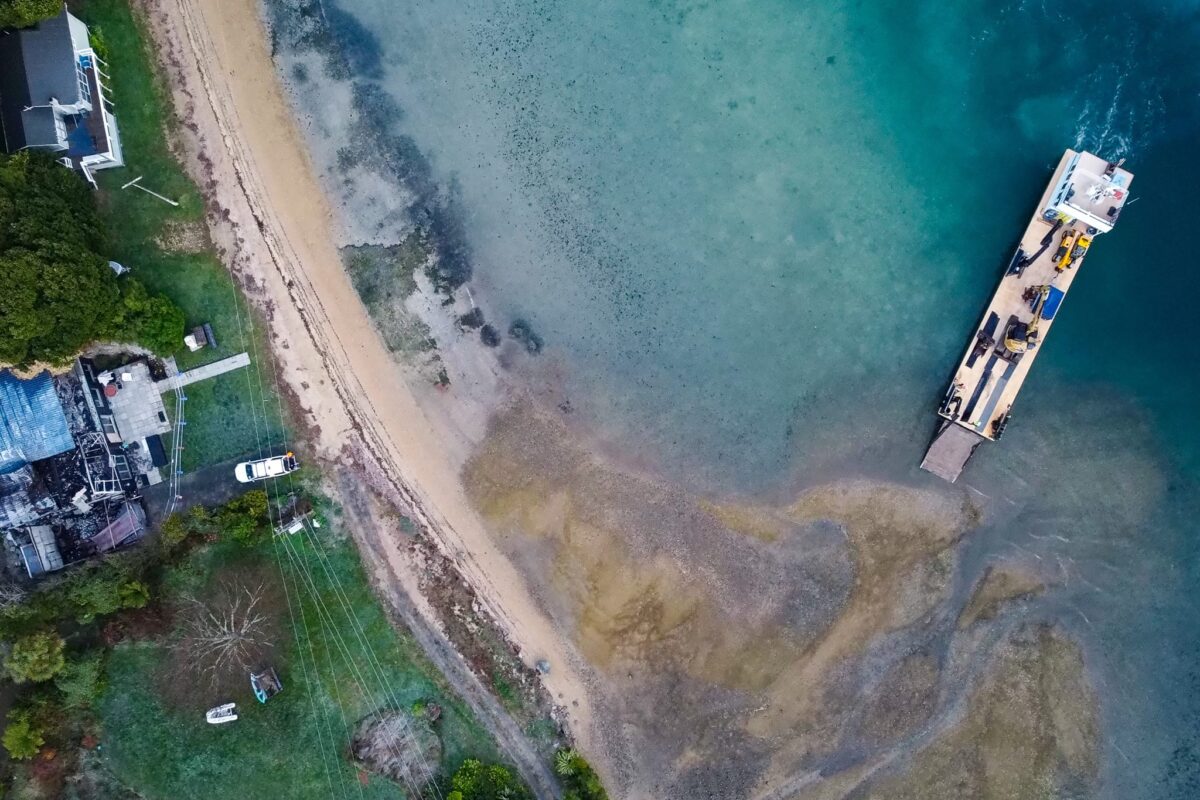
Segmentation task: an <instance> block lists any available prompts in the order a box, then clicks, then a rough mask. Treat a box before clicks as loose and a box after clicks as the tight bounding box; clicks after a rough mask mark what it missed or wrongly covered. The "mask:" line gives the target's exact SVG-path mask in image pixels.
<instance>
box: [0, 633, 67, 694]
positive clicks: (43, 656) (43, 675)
mask: <svg viewBox="0 0 1200 800" xmlns="http://www.w3.org/2000/svg"><path fill="white" fill-rule="evenodd" d="M65 645H66V642H64V641H63V639H62V637H61V636H59V635H58V634H57V633H55V632H53V631H42V632H40V633H31V634H29V635H27V636H22V637H21V638H19V639H17V640H16V641H15V642H13V647H12V652H11V653H9V655H8V659H7V660H6V661H5V662H4V666H5V668H6V669H7V670H8V674H9V675H11V676H12V679H13V680H14V681H18V682H23V681H48V680H50V679H51V678H53V677H54V676H55V675H56V674H58V672H59V671H60V670H62V668H63V665H64V664H65V663H66V660H65V659H64V658H63V647H64V646H65Z"/></svg>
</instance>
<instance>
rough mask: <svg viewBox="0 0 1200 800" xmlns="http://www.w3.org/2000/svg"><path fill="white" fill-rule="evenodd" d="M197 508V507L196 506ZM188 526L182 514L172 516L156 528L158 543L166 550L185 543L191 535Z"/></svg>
mask: <svg viewBox="0 0 1200 800" xmlns="http://www.w3.org/2000/svg"><path fill="white" fill-rule="evenodd" d="M197 508H199V506H197ZM191 533H192V532H191V531H190V530H188V524H187V522H186V520H185V518H184V516H183V515H182V514H172V515H171V516H169V517H167V518H166V519H164V520H163V521H162V524H161V525H159V526H158V541H159V542H160V543H161V544H162V546H163V548H164V549H166V550H174V549H175V548H176V547H178V546H179V545H181V544H183V543H184V542H185V541H187V538H188V537H189V536H190V535H191Z"/></svg>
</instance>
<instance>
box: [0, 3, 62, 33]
mask: <svg viewBox="0 0 1200 800" xmlns="http://www.w3.org/2000/svg"><path fill="white" fill-rule="evenodd" d="M61 10H62V3H61V2H59V0H0V28H24V27H27V26H29V25H32V24H33V23H35V22H38V21H40V20H43V19H49V18H50V17H53V16H54V15H55V14H57V13H58V12H59V11H61Z"/></svg>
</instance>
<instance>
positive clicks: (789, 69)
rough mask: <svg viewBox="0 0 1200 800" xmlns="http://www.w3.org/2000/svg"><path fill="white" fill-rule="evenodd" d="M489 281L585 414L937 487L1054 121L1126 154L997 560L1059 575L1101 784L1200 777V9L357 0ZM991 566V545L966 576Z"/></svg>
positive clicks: (724, 465)
mask: <svg viewBox="0 0 1200 800" xmlns="http://www.w3.org/2000/svg"><path fill="white" fill-rule="evenodd" d="M325 11H326V12H327V13H329V14H331V15H332V19H333V22H334V24H335V26H336V27H337V29H338V30H339V31H340V34H341V37H340V44H341V46H342V47H343V48H344V49H345V50H346V51H347V52H348V53H349V54H350V55H351V57H352V58H351V63H352V64H353V65H355V66H356V67H357V68H358V69H359V70H360V71H361V74H362V76H365V77H368V78H369V79H370V80H371V81H372V82H373V83H374V84H375V85H377V86H378V87H380V88H382V89H383V90H384V91H385V92H386V93H387V95H389V96H390V97H391V100H392V101H393V103H394V111H395V113H393V114H390V115H389V116H388V118H387V119H386V120H382V121H381V122H380V124H385V125H387V126H389V127H390V128H391V130H392V131H393V132H394V133H395V134H398V135H402V136H404V137H408V140H409V141H410V143H411V145H412V146H413V147H414V152H419V153H420V155H421V157H422V158H423V159H424V160H425V161H426V162H427V164H428V171H425V170H424V169H422V170H418V171H417V172H418V173H419V178H420V180H421V181H425V182H427V183H429V184H430V185H433V186H436V187H439V188H438V191H439V192H440V193H441V195H442V196H452V197H453V198H454V203H453V207H454V209H455V214H456V215H457V216H456V222H457V223H460V224H461V231H462V235H463V236H464V237H465V241H466V243H467V244H468V245H469V248H470V252H471V258H470V261H471V264H472V266H473V278H472V279H471V282H470V287H471V289H472V291H473V292H474V293H475V294H476V295H477V296H478V297H479V298H480V299H481V302H482V303H483V305H484V306H485V308H486V309H487V311H488V314H489V316H490V317H491V318H493V319H495V320H498V321H500V322H501V323H503V326H504V327H506V326H507V323H508V321H510V320H513V319H518V318H520V319H525V320H527V321H528V322H529V323H530V324H531V325H532V326H533V328H534V330H535V331H536V332H537V334H538V335H539V336H540V337H541V338H542V339H543V340H544V342H545V351H544V352H543V354H542V356H540V358H543V359H546V360H549V361H555V362H557V363H561V364H562V365H563V368H562V370H561V376H562V379H563V381H564V382H565V388H564V390H563V391H564V393H565V395H566V396H567V398H569V399H570V402H571V407H572V408H573V409H574V413H575V414H576V415H577V417H578V418H579V419H581V420H582V421H583V422H585V423H586V424H587V425H589V427H591V428H593V429H595V430H598V431H600V432H601V434H602V436H603V437H604V438H605V439H606V440H607V441H609V442H610V443H611V447H612V449H613V450H614V451H615V452H620V453H624V454H627V455H628V454H633V455H631V456H629V457H630V458H633V459H636V461H637V462H638V463H639V465H641V466H644V467H647V468H652V469H655V470H658V471H661V472H662V473H664V474H666V475H669V476H671V477H672V478H675V479H678V480H681V481H684V482H686V483H689V484H691V485H694V486H697V487H700V488H703V489H706V490H708V491H712V492H717V493H747V494H756V495H765V496H780V495H786V494H787V493H788V492H789V491H793V490H794V487H795V486H796V485H797V483H803V482H805V481H806V480H811V479H812V477H813V476H814V475H817V474H821V475H825V474H830V473H854V472H866V473H869V474H872V475H878V476H882V477H892V478H899V479H903V480H910V481H923V480H933V479H931V478H927V477H925V476H923V475H921V474H919V473H918V472H917V470H916V464H917V463H918V462H919V460H920V456H921V454H922V452H923V449H924V447H925V445H926V444H927V442H928V439H929V436H930V434H931V433H932V430H933V422H934V418H933V416H932V415H933V409H934V407H935V406H936V403H937V400H938V398H939V396H940V394H941V392H942V390H943V389H944V386H945V382H946V380H947V378H948V376H949V374H950V371H951V369H952V367H953V363H954V361H955V360H956V359H957V358H958V356H959V355H960V353H961V349H962V347H963V346H964V344H965V342H966V339H967V337H968V336H969V334H970V333H971V331H972V326H973V325H974V324H975V322H976V321H977V317H978V314H979V312H980V310H981V308H982V307H983V304H984V302H985V301H986V298H987V297H988V296H989V295H990V293H991V292H992V291H993V289H994V287H995V283H996V281H997V280H998V277H999V274H1000V271H1001V269H1002V267H1003V265H1004V264H1005V263H1006V261H1007V258H1008V255H1009V253H1010V251H1011V247H1012V245H1013V244H1014V242H1015V238H1016V236H1017V235H1018V234H1019V232H1020V230H1021V228H1022V226H1023V225H1024V222H1025V219H1026V218H1027V216H1028V214H1029V213H1030V212H1031V211H1032V210H1033V209H1032V207H1033V204H1034V203H1035V202H1036V201H1037V198H1038V197H1039V196H1040V193H1041V191H1042V189H1043V188H1044V185H1045V182H1046V180H1047V179H1048V176H1049V172H1050V169H1051V168H1052V167H1053V165H1054V164H1055V163H1056V162H1057V160H1058V158H1059V156H1060V155H1061V153H1062V150H1063V148H1064V147H1080V148H1085V149H1090V150H1093V151H1095V152H1097V153H1099V154H1101V155H1102V156H1105V157H1107V158H1110V159H1116V158H1120V157H1125V158H1127V159H1128V163H1127V167H1128V168H1130V169H1131V170H1132V171H1133V172H1134V173H1135V174H1136V180H1135V183H1134V200H1133V204H1132V205H1130V206H1129V207H1128V208H1127V210H1126V211H1125V212H1124V214H1123V216H1122V218H1121V221H1120V224H1119V226H1118V227H1117V229H1116V230H1115V231H1114V232H1113V233H1111V234H1108V235H1105V236H1102V237H1100V238H1099V239H1098V241H1097V242H1096V244H1095V246H1094V247H1093V249H1092V253H1091V255H1089V257H1088V260H1087V264H1086V265H1085V267H1084V268H1083V269H1084V272H1083V274H1082V275H1081V276H1080V278H1079V280H1078V281H1077V282H1076V283H1075V285H1074V290H1073V291H1072V293H1071V297H1070V298H1069V300H1068V302H1067V303H1066V306H1065V307H1064V312H1063V313H1062V315H1061V317H1060V322H1059V324H1058V325H1056V326H1055V331H1054V334H1053V336H1052V337H1050V339H1049V340H1048V342H1047V345H1046V348H1045V350H1044V351H1043V352H1042V354H1041V357H1040V358H1039V360H1038V365H1037V369H1036V370H1035V371H1034V374H1033V377H1032V378H1031V379H1030V381H1029V382H1028V383H1027V384H1026V389H1025V392H1024V394H1023V396H1022V398H1021V400H1020V401H1019V402H1018V404H1017V406H1016V408H1015V413H1014V417H1013V421H1012V423H1011V425H1010V426H1009V428H1008V431H1007V434H1006V436H1005V439H1004V441H1003V443H1002V444H1000V445H996V446H990V447H986V448H984V449H983V450H982V451H981V452H980V453H979V454H978V455H977V456H976V461H975V463H974V464H973V465H972V467H971V468H970V470H969V471H968V473H967V474H966V475H965V476H964V481H965V482H966V483H968V484H969V485H971V486H974V487H976V488H977V489H978V490H979V491H981V492H983V493H985V494H987V495H988V496H990V497H991V498H993V500H995V507H996V508H998V509H1000V510H999V511H998V512H996V515H995V518H994V519H993V520H992V521H991V522H990V524H989V525H988V527H987V528H986V529H985V530H983V531H981V532H980V533H979V534H978V535H976V536H974V537H973V538H972V539H971V540H970V542H969V543H968V545H967V558H966V562H965V566H964V569H963V576H962V581H964V582H968V581H971V580H974V578H975V577H976V576H977V575H978V569H977V568H978V567H979V566H981V565H983V564H986V563H988V562H990V561H992V560H994V559H996V558H997V557H1005V558H1017V559H1024V560H1027V561H1029V562H1030V563H1037V564H1038V565H1040V566H1041V567H1043V568H1048V569H1050V570H1052V571H1054V572H1055V573H1056V574H1058V575H1060V576H1061V583H1062V587H1061V588H1060V589H1058V590H1056V591H1054V592H1051V593H1048V594H1047V595H1046V596H1045V598H1044V600H1042V601H1041V603H1040V605H1039V607H1038V608H1037V609H1036V610H1035V617H1041V618H1045V619H1052V620H1055V621H1058V622H1059V623H1061V624H1062V625H1064V626H1066V627H1068V628H1070V629H1071V630H1072V631H1073V632H1075V633H1076V634H1078V636H1079V638H1080V639H1081V640H1082V641H1083V642H1084V645H1085V648H1086V649H1087V652H1088V657H1089V664H1090V665H1091V666H1092V668H1093V672H1094V676H1095V678H1096V680H1097V684H1098V688H1099V691H1100V694H1101V700H1102V708H1103V713H1104V715H1105V719H1106V722H1107V725H1106V742H1107V746H1106V752H1105V754H1104V764H1105V766H1104V790H1103V796H1105V797H1110V798H1186V797H1200V722H1198V719H1200V717H1198V714H1200V667H1198V666H1197V659H1198V658H1200V635H1198V628H1200V608H1198V605H1197V602H1196V600H1195V595H1194V593H1195V591H1196V589H1197V586H1198V583H1197V579H1198V578H1200V564H1198V560H1197V556H1198V554H1200V542H1198V540H1197V535H1198V534H1200V524H1198V523H1197V519H1198V515H1200V488H1198V487H1200V482H1198V479H1200V422H1198V421H1197V412H1198V410H1200V409H1198V407H1197V406H1198V404H1197V396H1198V392H1200V377H1198V376H1200V356H1198V355H1197V350H1196V343H1197V342H1198V341H1200V315H1198V314H1197V312H1196V306H1197V301H1198V300H1200V278H1198V277H1197V274H1196V270H1197V268H1198V266H1200V259H1197V257H1196V256H1195V254H1194V252H1193V250H1192V241H1193V240H1194V230H1195V229H1196V227H1197V225H1196V220H1198V219H1200V156H1198V151H1200V147H1198V145H1200V136H1198V134H1200V60H1198V59H1197V58H1196V53H1197V52H1200V9H1198V7H1197V5H1196V4H1195V3H1194V2H1190V0H1173V2H1162V3H1150V2H1124V3H1117V2H1099V1H1097V0H1090V1H1086V0H1085V2H1080V3H1075V4H1071V5H1070V6H1069V7H1068V6H1067V5H1065V4H1061V3H1049V2H1020V3H1014V2H998V3H991V2H983V1H982V0H967V2H960V3H954V4H947V3H934V2H928V0H914V1H913V2H908V3H883V2H879V3H872V2H844V1H843V2H827V3H821V4H806V3H799V2H784V1H783V0H755V1H754V2H751V1H749V0H741V1H740V2H738V1H730V2H721V3H716V2H668V1H667V0H659V1H658V2H653V1H647V0H639V1H635V0H607V1H603V2H593V3H578V2H576V3H567V2H546V1H545V0H339V1H338V2H337V3H336V5H330V4H329V3H328V2H327V3H326V4H325ZM973 566H974V567H975V569H974V571H973Z"/></svg>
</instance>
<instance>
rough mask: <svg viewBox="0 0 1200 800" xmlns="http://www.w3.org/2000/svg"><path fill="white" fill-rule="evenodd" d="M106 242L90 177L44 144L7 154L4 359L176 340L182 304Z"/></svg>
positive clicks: (55, 358) (0, 303) (1, 204)
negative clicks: (102, 343)
mask: <svg viewBox="0 0 1200 800" xmlns="http://www.w3.org/2000/svg"><path fill="white" fill-rule="evenodd" d="M4 2H5V0H0V4H2V3H4ZM55 10H57V6H56V9H55ZM106 247H107V243H106V240H105V235H104V228H103V226H102V225H101V223H100V219H99V216H98V215H97V213H96V205H95V199H94V197H93V196H92V191H91V190H90V189H89V188H88V186H87V184H86V183H85V182H84V180H83V179H82V178H81V177H79V176H78V175H77V174H75V172H74V171H72V170H69V169H65V168H64V167H63V166H62V165H61V164H59V163H57V162H56V161H55V160H54V159H53V158H51V157H50V156H48V155H46V154H44V153H37V152H32V151H28V150H25V151H21V152H19V153H17V154H16V155H12V156H0V362H3V363H7V364H18V365H23V364H29V363H32V362H34V361H47V362H52V363H61V362H64V361H67V360H69V359H70V358H71V357H72V356H74V355H75V353H77V352H78V351H79V350H80V349H81V348H82V347H83V346H85V345H87V344H88V343H90V342H93V341H95V340H98V339H103V338H107V339H126V340H135V341H136V340H137V339H138V338H139V337H141V336H145V337H146V340H147V341H146V344H147V346H149V347H151V348H152V349H155V350H157V351H159V352H169V351H171V350H174V349H175V345H176V343H178V342H179V341H180V339H181V337H182V336H183V314H182V312H180V311H179V309H178V308H176V307H175V306H174V305H173V304H172V303H171V302H170V301H169V300H167V299H166V298H164V297H162V296H159V295H150V294H149V293H148V292H147V291H146V288H145V287H144V286H142V285H141V284H140V283H138V281H136V280H135V279H134V278H132V277H128V276H126V277H122V278H120V279H118V278H117V276H116V274H114V273H113V271H112V270H111V269H109V267H108V258H107V257H106V256H104V255H102V254H103V253H104V252H105V250H106Z"/></svg>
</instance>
